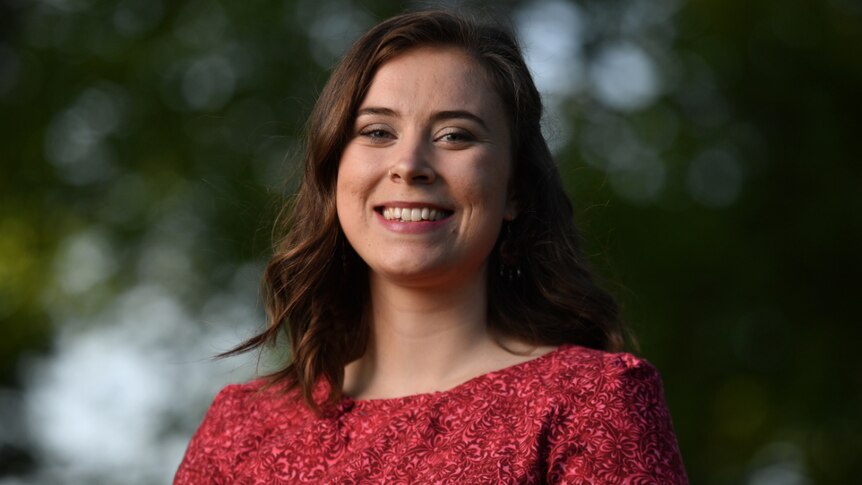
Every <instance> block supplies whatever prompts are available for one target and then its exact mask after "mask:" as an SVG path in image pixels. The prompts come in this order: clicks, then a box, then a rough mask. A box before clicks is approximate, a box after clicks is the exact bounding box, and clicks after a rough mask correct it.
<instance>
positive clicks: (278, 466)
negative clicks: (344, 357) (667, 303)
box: [174, 345, 688, 485]
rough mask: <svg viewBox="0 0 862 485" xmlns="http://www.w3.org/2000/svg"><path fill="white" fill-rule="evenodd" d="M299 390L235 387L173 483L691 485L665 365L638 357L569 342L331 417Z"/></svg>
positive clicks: (338, 408)
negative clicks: (456, 381) (665, 386)
mask: <svg viewBox="0 0 862 485" xmlns="http://www.w3.org/2000/svg"><path fill="white" fill-rule="evenodd" d="M318 391H320V392H325V389H324V388H321V387H318ZM296 396H297V393H295V392H294V393H288V394H284V393H279V392H277V391H275V390H272V389H267V390H262V389H261V383H260V382H252V383H250V384H244V385H232V386H227V387H226V388H224V389H223V390H222V391H221V392H220V393H219V395H218V396H217V397H216V399H215V402H214V403H213V405H212V407H211V408H210V410H209V412H208V413H207V415H206V417H205V418H204V421H203V423H202V424H201V426H200V428H199V429H198V431H197V433H196V434H195V436H194V438H193V439H192V441H191V443H190V444H189V447H188V450H187V451H186V456H185V458H184V459H183V462H182V464H181V465H180V467H179V470H178V471H177V474H176V477H175V481H174V484H179V485H182V484H202V483H206V484H294V483H339V484H341V483H345V484H347V483H387V484H390V483H467V484H481V483H575V484H612V483H625V484H662V485H668V484H680V483H688V480H687V478H686V474H685V470H684V468H683V464H682V460H681V459H680V453H679V448H678V447H677V442H676V437H675V436H674V433H673V428H672V426H671V420H670V415H669V414H668V410H667V407H666V405H665V401H664V396H663V391H662V385H661V380H660V378H659V375H658V372H657V371H656V370H655V368H654V367H653V366H652V365H651V364H649V363H648V362H647V361H645V360H641V359H638V358H637V357H634V356H633V355H631V354H625V353H620V354H611V353H606V352H600V351H596V350H590V349H586V348H583V347H578V346H574V345H565V346H562V347H560V348H558V349H556V350H554V351H552V352H550V353H548V354H545V355H543V356H541V357H538V358H536V359H534V360H531V361H528V362H524V363H521V364H518V365H515V366H512V367H508V368H505V369H502V370H499V371H495V372H491V373H489V374H485V375H482V376H479V377H476V378H474V379H472V380H470V381H467V382H465V383H463V384H461V385H459V386H457V387H455V388H454V389H451V390H449V391H445V392H435V393H430V394H420V395H415V396H408V397H403V398H396V399H377V400H360V401H354V400H352V399H350V398H348V397H345V398H344V399H343V400H342V401H340V402H339V403H338V404H337V405H335V406H333V407H332V408H330V409H328V410H327V412H326V413H324V416H322V417H316V416H314V414H312V413H311V412H310V411H309V410H308V408H307V407H306V406H305V405H304V404H303V403H302V402H301V401H298V400H297V399H296Z"/></svg>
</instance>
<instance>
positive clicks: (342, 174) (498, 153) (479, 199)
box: [336, 48, 515, 286]
mask: <svg viewBox="0 0 862 485" xmlns="http://www.w3.org/2000/svg"><path fill="white" fill-rule="evenodd" d="M510 146H511V143H510V134H509V129H508V123H507V117H506V113H505V110H504V108H503V104H502V101H501V100H500V98H499V96H498V95H497V93H496V92H495V90H494V89H493V87H492V86H491V85H490V83H489V82H488V81H487V80H486V75H485V72H484V70H483V68H482V66H480V65H479V64H478V63H477V62H476V61H474V60H472V59H471V58H470V57H469V56H468V55H467V54H465V53H464V52H462V51H460V50H457V49H439V48H419V49H415V50H411V51H408V52H406V53H404V54H401V55H399V56H398V57H396V58H394V59H392V60H390V61H389V62H387V63H386V64H384V65H382V66H381V67H380V68H379V69H378V71H377V73H376V75H375V76H374V79H373V81H372V83H371V86H370V88H369V90H368V94H367V95H366V97H365V99H364V100H363V101H362V103H361V105H360V107H359V110H358V112H357V117H356V120H355V124H354V131H353V134H352V139H351V140H350V142H349V143H348V144H347V146H346V148H345V150H344V153H343V154H342V157H341V162H340V165H339V169H338V184H337V192H336V205H337V210H338V219H339V221H340V223H341V227H342V228H343V230H344V233H345V235H346V236H347V239H348V241H349V242H350V244H351V245H352V246H353V248H354V249H355V250H356V252H357V253H358V254H359V256H360V257H362V259H363V260H364V261H365V262H366V263H367V264H368V266H369V268H370V270H371V274H372V278H375V277H380V278H386V279H388V280H391V281H394V282H398V283H401V284H408V285H414V286H422V285H448V284H457V281H458V280H459V279H461V280H463V279H466V278H475V277H481V276H482V274H483V273H482V272H483V271H484V268H485V266H486V265H485V262H486V260H487V258H488V255H489V254H490V252H491V250H492V248H493V246H494V243H495V241H496V239H497V236H498V234H499V232H500V227H501V224H502V222H503V221H504V220H511V219H512V218H514V216H515V206H514V202H513V201H512V199H511V197H510V196H509V193H508V185H509V178H510V172H511V170H512V160H511V148H510Z"/></svg>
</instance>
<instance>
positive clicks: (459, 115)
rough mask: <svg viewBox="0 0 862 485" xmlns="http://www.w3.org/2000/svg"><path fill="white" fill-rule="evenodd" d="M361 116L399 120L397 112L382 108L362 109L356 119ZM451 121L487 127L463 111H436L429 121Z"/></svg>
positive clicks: (478, 119) (480, 119) (474, 116)
mask: <svg viewBox="0 0 862 485" xmlns="http://www.w3.org/2000/svg"><path fill="white" fill-rule="evenodd" d="M363 115H382V116H392V117H395V118H399V117H400V115H399V114H398V112H397V111H395V110H392V109H389V108H382V107H375V106H372V107H368V108H362V109H360V110H359V111H358V112H357V113H356V117H357V118H358V117H360V116H363ZM453 119H463V120H471V121H474V122H476V123H478V124H479V126H481V127H482V128H483V129H485V130H488V125H487V124H485V121H484V120H483V119H482V118H480V117H478V116H476V115H475V114H473V113H471V112H469V111H464V110H447V111H438V112H436V113H434V115H433V116H431V121H441V120H453Z"/></svg>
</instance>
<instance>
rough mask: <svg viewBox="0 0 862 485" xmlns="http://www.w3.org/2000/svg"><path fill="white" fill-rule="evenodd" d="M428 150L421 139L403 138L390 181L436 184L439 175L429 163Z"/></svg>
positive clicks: (390, 173)
mask: <svg viewBox="0 0 862 485" xmlns="http://www.w3.org/2000/svg"><path fill="white" fill-rule="evenodd" d="M410 138H414V139H410ZM428 150H429V147H427V146H426V143H425V142H424V141H423V140H421V139H420V137H409V138H408V137H404V138H402V139H401V140H400V142H399V143H398V150H397V154H396V155H395V157H396V158H395V162H394V163H393V164H392V166H391V167H390V168H389V179H390V180H391V181H393V182H396V183H407V184H432V183H434V180H436V179H437V174H436V172H435V171H434V168H433V167H432V166H431V164H430V163H429V160H428V158H429V153H428Z"/></svg>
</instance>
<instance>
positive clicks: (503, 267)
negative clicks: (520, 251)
mask: <svg viewBox="0 0 862 485" xmlns="http://www.w3.org/2000/svg"><path fill="white" fill-rule="evenodd" d="M512 239H513V238H512V224H511V223H508V224H506V235H505V236H504V238H503V242H501V243H500V277H501V278H503V279H508V280H509V281H512V280H513V279H519V278H521V266H520V265H519V264H518V258H517V255H516V254H514V253H515V252H516V250H515V249H514V245H515V244H514V242H512Z"/></svg>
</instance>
